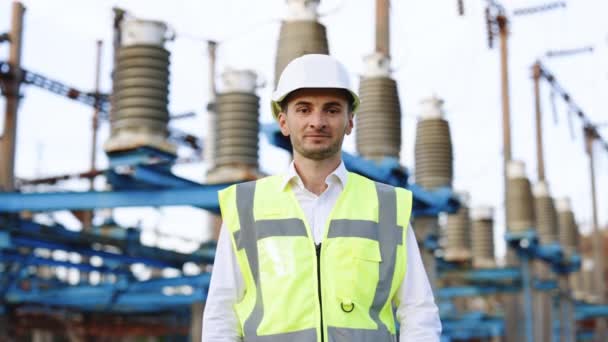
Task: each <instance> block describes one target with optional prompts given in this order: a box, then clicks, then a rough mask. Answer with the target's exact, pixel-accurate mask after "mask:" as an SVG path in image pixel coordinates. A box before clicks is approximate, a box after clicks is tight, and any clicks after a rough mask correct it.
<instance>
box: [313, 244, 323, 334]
mask: <svg viewBox="0 0 608 342" xmlns="http://www.w3.org/2000/svg"><path fill="white" fill-rule="evenodd" d="M315 249H316V251H317V282H318V284H317V285H318V286H317V289H318V290H319V310H320V314H321V342H324V341H325V338H324V336H323V335H324V330H325V329H324V328H323V301H322V299H321V244H318V245H315Z"/></svg>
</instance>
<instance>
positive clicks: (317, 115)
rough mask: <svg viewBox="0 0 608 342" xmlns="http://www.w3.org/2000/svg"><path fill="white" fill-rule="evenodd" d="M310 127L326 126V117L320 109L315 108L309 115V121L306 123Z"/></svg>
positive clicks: (320, 127) (322, 127)
mask: <svg viewBox="0 0 608 342" xmlns="http://www.w3.org/2000/svg"><path fill="white" fill-rule="evenodd" d="M308 125H309V127H310V128H314V129H320V130H321V129H325V128H326V127H327V118H326V117H325V115H323V112H322V111H321V110H315V111H313V113H312V114H311V115H310V121H309V123H308Z"/></svg>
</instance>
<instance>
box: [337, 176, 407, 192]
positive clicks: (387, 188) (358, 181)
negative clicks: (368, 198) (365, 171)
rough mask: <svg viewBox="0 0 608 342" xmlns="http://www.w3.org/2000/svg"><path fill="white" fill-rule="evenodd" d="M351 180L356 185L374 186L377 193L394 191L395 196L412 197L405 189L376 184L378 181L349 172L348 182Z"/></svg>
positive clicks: (380, 183)
mask: <svg viewBox="0 0 608 342" xmlns="http://www.w3.org/2000/svg"><path fill="white" fill-rule="evenodd" d="M351 180H352V181H353V182H354V183H356V184H365V185H374V186H375V187H376V189H378V190H379V191H391V192H392V191H394V192H396V193H397V196H406V197H411V196H412V192H411V191H410V190H408V189H406V188H402V187H398V186H393V185H390V184H385V183H382V182H378V181H375V180H372V179H369V178H367V177H365V176H362V175H360V174H358V173H354V172H349V173H348V181H349V182H350V181H351Z"/></svg>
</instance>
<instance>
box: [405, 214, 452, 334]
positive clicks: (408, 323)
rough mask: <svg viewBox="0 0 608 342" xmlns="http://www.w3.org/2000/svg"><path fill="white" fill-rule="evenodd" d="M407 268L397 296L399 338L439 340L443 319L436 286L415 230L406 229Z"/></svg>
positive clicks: (410, 227)
mask: <svg viewBox="0 0 608 342" xmlns="http://www.w3.org/2000/svg"><path fill="white" fill-rule="evenodd" d="M406 239H407V269H406V273H405V277H404V278H403V282H402V283H401V286H400V287H399V290H398V292H397V296H398V298H399V302H400V303H399V307H398V308H397V319H398V320H399V325H400V328H399V329H400V333H399V342H410V341H425V342H427V341H428V342H434V341H439V338H440V335H441V322H440V320H439V310H438V309H437V305H435V299H434V297H433V290H432V289H431V286H430V284H429V280H428V277H427V275H426V272H425V270H424V265H423V264H422V259H421V257H420V251H419V250H418V243H417V242H416V237H415V235H414V230H413V229H412V226H411V225H410V226H409V227H408V232H407V238H406Z"/></svg>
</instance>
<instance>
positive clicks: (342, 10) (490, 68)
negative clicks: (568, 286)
mask: <svg viewBox="0 0 608 342" xmlns="http://www.w3.org/2000/svg"><path fill="white" fill-rule="evenodd" d="M464 2H465V16H462V17H461V16H458V13H457V8H456V5H457V1H456V0H425V1H405V0H393V1H392V11H391V20H392V22H391V30H392V31H391V44H392V45H391V53H392V57H393V59H392V65H393V68H394V69H395V71H394V73H393V77H394V78H395V79H396V80H397V81H398V85H399V90H400V97H401V104H402V111H403V113H404V114H403V146H402V153H401V155H402V161H403V164H404V165H406V166H408V167H410V168H411V167H412V166H413V150H414V136H415V125H416V116H417V115H418V113H419V101H420V100H421V99H422V98H424V97H426V96H429V95H430V94H432V93H436V94H437V95H438V96H439V97H441V98H443V99H444V100H445V111H446V117H447V119H448V120H449V121H450V125H451V132H452V137H453V144H454V150H455V152H454V154H455V182H454V183H455V184H454V185H455V188H456V189H458V190H467V191H469V192H470V194H471V202H472V203H471V204H472V205H473V206H476V205H491V206H494V207H497V208H499V212H497V215H496V220H497V225H496V231H495V241H496V244H497V254H498V255H499V256H502V255H503V254H504V244H503V242H502V241H503V239H502V236H503V232H504V227H503V224H502V221H503V218H502V206H503V205H502V200H503V194H502V166H501V163H502V155H501V150H502V128H501V123H502V116H501V115H502V114H501V104H500V78H499V77H500V75H499V70H500V67H499V56H498V48H497V46H498V41H496V48H494V49H493V50H489V49H488V47H487V42H486V33H485V30H486V29H485V20H484V16H483V11H484V4H485V1H482V0H465V1H464ZM503 2H504V5H505V6H506V7H507V9H508V10H510V11H511V10H513V9H516V8H521V7H529V6H534V5H539V4H543V3H545V2H544V1H537V0H529V1H526V0H512V1H507V0H505V1H503ZM374 3H375V1H374V0H351V1H343V0H323V1H322V4H321V8H320V12H321V13H322V14H323V13H328V12H329V13H328V14H327V15H325V16H323V17H322V18H321V22H322V23H323V24H325V25H326V27H327V31H328V40H329V45H330V53H331V54H332V55H334V56H336V57H337V58H338V59H340V60H341V61H343V62H344V63H345V64H346V66H347V67H348V68H349V69H350V70H351V72H352V74H353V77H354V79H355V82H358V81H357V77H356V76H357V75H359V74H360V73H361V71H362V68H363V63H362V58H363V56H365V55H367V54H369V53H371V52H372V51H373V48H374V27H373V25H374V20H375V19H374V13H375V12H374ZM567 3H568V7H567V8H566V9H560V10H555V11H552V12H546V13H542V14H537V15H531V16H520V17H513V16H512V17H511V32H512V34H511V36H510V41H509V49H510V65H509V67H510V80H511V86H510V90H511V110H512V113H511V116H512V118H511V120H512V154H513V158H514V159H520V160H523V161H525V163H526V171H527V173H528V175H529V177H530V179H531V181H533V182H535V181H536V157H535V145H534V144H535V140H534V121H533V118H534V100H533V92H532V91H533V90H532V89H533V88H532V86H533V85H532V81H531V77H530V75H531V73H530V66H531V65H532V63H533V62H534V60H535V59H536V58H538V57H539V56H542V55H544V54H545V52H546V51H548V50H555V49H570V48H578V47H583V46H588V45H592V46H593V47H594V49H595V51H594V53H593V54H581V55H577V56H574V57H561V58H553V59H546V60H544V63H545V65H546V66H548V67H549V68H550V69H551V70H552V71H553V73H554V75H555V76H556V77H557V79H558V80H559V82H560V83H561V84H562V85H563V86H564V87H565V88H566V90H567V91H568V92H569V93H570V94H571V95H572V97H573V99H574V101H576V103H577V104H579V105H580V106H581V108H582V109H583V110H584V111H585V113H586V114H587V115H589V116H590V117H591V118H592V120H593V121H594V122H607V121H608V115H607V114H606V113H605V111H606V109H607V107H608V106H607V105H606V104H605V102H604V99H605V97H606V95H605V94H606V92H607V91H608V79H607V78H608V53H607V48H608V43H607V42H608V22H607V21H606V20H605V13H608V3H607V2H605V1H596V0H576V1H573V0H570V1H567ZM24 4H25V5H26V7H27V10H26V16H25V27H24V42H23V57H22V65H23V67H24V68H26V69H28V70H31V71H34V72H37V73H40V74H43V75H46V76H47V77H50V78H53V79H57V80H59V81H62V82H65V83H67V84H70V85H73V86H75V87H77V88H80V89H84V90H92V89H93V85H94V70H95V51H96V47H95V41H96V40H97V39H102V40H103V41H104V51H103V63H102V72H103V78H102V91H104V92H109V91H110V90H111V79H110V71H111V68H112V66H111V58H112V53H111V49H112V46H111V45H112V16H113V14H112V10H111V8H112V7H113V6H119V7H121V8H124V9H126V10H127V11H129V12H130V13H131V14H132V15H134V16H136V17H138V18H142V19H156V20H162V21H164V22H166V23H168V24H169V25H170V26H171V27H172V28H173V29H174V30H175V31H176V33H177V38H176V40H175V41H173V42H169V43H168V44H167V48H168V49H169V50H170V51H171V53H172V55H171V56H172V57H171V62H172V64H171V85H170V99H171V102H170V108H169V109H170V112H171V113H183V112H188V111H195V112H196V113H197V116H196V118H192V119H183V120H179V121H178V122H175V123H172V125H174V126H175V127H178V128H180V129H182V130H185V131H188V132H191V133H193V134H195V135H198V136H201V137H202V136H203V135H204V133H205V129H206V128H205V126H206V124H205V122H206V113H205V106H206V104H207V101H208V97H207V96H208V95H207V94H208V93H209V89H208V85H207V83H208V59H207V52H206V51H207V50H206V45H205V43H204V42H203V41H201V40H196V39H193V37H199V39H200V38H210V39H214V40H219V41H224V40H226V39H227V40H226V41H225V42H224V43H222V44H221V45H220V46H219V49H218V67H219V70H220V71H221V70H224V69H225V68H226V67H233V68H246V69H252V70H254V71H256V72H258V73H259V75H260V76H261V78H262V79H265V80H267V81H268V82H267V84H268V85H267V86H266V87H264V88H260V89H259V91H258V94H259V95H260V97H261V103H260V107H261V109H262V113H261V121H262V122H271V121H272V118H271V114H270V111H269V110H268V108H269V105H268V101H269V95H270V93H271V88H270V87H271V83H272V80H273V72H274V58H275V53H276V48H277V42H278V32H279V25H280V18H281V17H282V16H283V13H284V10H285V1H284V0H266V1H246V0H223V1H210V0H207V1H186V0H173V1H135V0H133V1H111V0H98V1H77V0H55V1H44V0H28V1H24ZM10 7H11V1H9V0H0V32H6V31H8V29H9V25H10V22H9V21H10ZM7 57H8V47H7V44H2V45H0V59H1V60H6V59H7ZM22 92H23V94H24V95H25V96H24V99H23V101H22V102H21V107H20V111H19V121H18V136H17V139H18V142H17V160H16V175H17V176H18V177H20V178H26V179H30V178H34V177H40V176H51V175H58V174H64V173H76V172H80V171H84V170H88V168H89V158H90V156H89V154H90V143H91V117H92V109H91V108H89V107H87V106H85V105H82V104H79V103H76V102H72V101H69V100H67V99H64V98H61V97H58V96H56V95H53V94H51V93H48V92H46V91H43V90H40V89H37V88H34V87H30V86H25V87H23V90H22ZM541 92H542V96H543V114H544V134H545V137H544V141H545V164H546V174H547V178H548V180H549V184H550V188H551V193H552V195H554V197H562V196H570V197H571V198H572V200H573V206H574V210H575V213H576V216H577V219H578V221H579V223H581V225H582V226H583V229H584V230H587V229H588V224H589V222H590V217H591V209H590V190H589V177H588V162H587V158H586V156H585V155H584V148H583V139H582V130H581V129H580V125H579V121H578V119H575V120H573V121H574V123H575V139H574V140H572V139H571V138H570V134H569V129H568V125H567V121H566V116H565V115H566V114H565V113H566V112H565V110H566V109H565V106H564V105H563V103H562V102H561V101H559V100H558V111H559V116H560V117H559V123H558V125H555V124H554V123H553V119H552V113H551V106H550V104H549V101H548V99H549V89H548V87H547V86H546V84H543V86H542V88H541ZM0 105H1V106H2V108H3V107H4V99H3V98H0ZM0 120H2V119H0ZM0 124H1V123H0ZM601 132H602V134H603V135H604V137H608V129H602V130H601ZM108 134H109V127H108V123H104V124H103V125H102V128H101V130H100V142H99V146H100V152H99V156H100V160H99V163H98V167H99V168H104V167H105V166H107V159H106V158H105V155H104V154H103V151H102V150H101V146H102V145H103V142H104V141H105V140H106V139H107V137H108ZM260 146H261V150H260V158H261V159H260V164H261V168H262V170H263V171H266V172H268V173H274V172H279V171H281V170H282V169H284V168H285V167H286V165H287V163H288V156H287V154H286V153H285V152H283V151H281V150H278V149H276V148H274V147H272V146H269V145H268V143H267V142H266V141H265V139H261V140H260ZM345 149H346V150H347V151H350V152H354V151H355V143H354V139H353V137H352V136H350V137H348V138H347V139H346V142H345ZM596 151H597V156H598V157H597V162H596V166H597V168H596V174H597V189H598V209H599V219H600V223H601V224H602V225H605V224H606V223H607V221H608V211H607V210H606V207H607V206H608V194H607V191H606V189H608V172H607V171H608V153H607V152H605V151H603V150H601V149H599V148H598V149H596ZM205 171H206V169H205V165H204V164H192V165H187V166H186V165H182V166H178V167H176V168H175V172H176V173H178V174H180V175H183V176H185V177H188V178H191V179H194V180H197V181H203V180H204V174H205ZM67 186H69V187H70V188H72V189H84V188H85V187H86V185H85V184H83V183H82V182H80V183H78V182H70V183H69V184H64V185H63V188H65V187H67ZM64 216H67V215H63V216H61V215H60V217H64ZM116 218H117V220H118V221H119V222H121V223H122V224H124V225H134V224H137V222H141V224H142V226H143V227H144V228H145V229H152V228H155V227H156V228H157V229H158V230H160V231H162V232H165V233H167V234H172V235H178V236H183V237H188V238H192V239H196V240H206V239H208V238H209V237H210V236H211V232H210V231H209V230H208V229H207V228H206V224H207V219H206V214H205V213H201V212H200V211H198V210H195V209H191V208H163V209H162V210H161V211H160V212H159V211H157V210H155V209H144V210H141V209H119V210H116ZM74 224H75V223H74V222H72V223H71V224H70V223H69V222H68V226H70V225H71V226H74ZM76 226H77V223H76ZM153 240H154V239H153V237H151V236H150V235H146V234H144V241H145V242H147V243H154V241H153ZM158 243H159V245H160V246H162V247H167V248H177V249H178V250H184V251H187V250H192V244H189V245H190V246H186V244H184V243H181V242H180V240H171V239H166V238H165V239H161V240H160V241H159V242H158Z"/></svg>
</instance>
